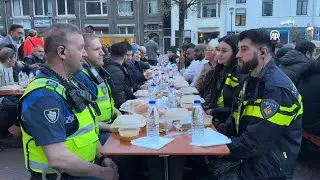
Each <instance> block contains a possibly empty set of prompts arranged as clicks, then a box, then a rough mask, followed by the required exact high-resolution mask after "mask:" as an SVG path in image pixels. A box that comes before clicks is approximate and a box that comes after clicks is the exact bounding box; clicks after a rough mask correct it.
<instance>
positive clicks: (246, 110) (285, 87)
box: [209, 29, 303, 180]
mask: <svg viewBox="0 0 320 180" xmlns="http://www.w3.org/2000/svg"><path fill="white" fill-rule="evenodd" d="M239 40H240V42H239V52H238V54H237V58H238V66H239V70H240V72H241V73H243V74H247V75H248V77H247V79H246V80H245V81H244V83H243V87H242V88H241V89H242V90H241V91H240V93H239V95H238V98H236V102H237V103H236V104H235V105H234V107H235V110H234V112H233V113H232V115H231V116H230V118H228V119H227V121H226V122H225V123H223V124H221V125H220V126H219V127H218V131H219V132H220V133H223V134H225V135H227V136H229V137H232V142H231V143H230V144H228V145H227V146H228V149H229V150H230V156H229V157H228V159H226V158H223V159H218V160H216V159H215V160H211V163H209V170H210V172H211V174H212V175H213V176H214V177H215V178H217V179H218V180H225V179H245V180H255V179H279V180H280V179H291V178H292V175H293V171H294V167H295V163H296V159H297V156H298V153H299V150H300V145H301V136H302V127H301V124H302V120H301V118H302V114H303V108H302V102H301V96H300V94H299V92H298V91H297V89H296V88H295V86H294V85H293V83H292V82H291V81H290V79H289V78H288V77H287V76H286V75H285V74H284V73H283V72H282V71H281V70H280V69H279V68H278V67H277V66H276V64H275V63H274V61H273V59H272V53H271V41H270V36H269V35H268V33H266V32H265V31H263V30H258V29H251V30H247V31H243V32H242V33H240V35H239Z"/></svg>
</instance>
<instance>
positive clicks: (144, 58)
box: [139, 46, 148, 62]
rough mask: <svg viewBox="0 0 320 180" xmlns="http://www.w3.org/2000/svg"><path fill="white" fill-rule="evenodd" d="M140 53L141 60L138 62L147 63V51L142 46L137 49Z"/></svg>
mask: <svg viewBox="0 0 320 180" xmlns="http://www.w3.org/2000/svg"><path fill="white" fill-rule="evenodd" d="M139 50H140V52H141V58H140V60H141V61H143V62H148V59H147V58H146V54H147V49H146V47H144V46H140V48H139Z"/></svg>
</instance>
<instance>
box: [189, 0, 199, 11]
mask: <svg viewBox="0 0 320 180" xmlns="http://www.w3.org/2000/svg"><path fill="white" fill-rule="evenodd" d="M201 2H202V0H191V1H189V2H188V4H187V5H186V9H188V8H190V7H191V6H194V5H197V4H200V3H201Z"/></svg>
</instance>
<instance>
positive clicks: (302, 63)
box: [279, 50, 311, 87]
mask: <svg viewBox="0 0 320 180" xmlns="http://www.w3.org/2000/svg"><path fill="white" fill-rule="evenodd" d="M279 61H280V66H279V67H280V68H281V69H282V71H283V72H284V73H285V74H286V75H287V76H288V77H289V78H290V79H291V81H292V82H293V84H294V85H295V86H296V87H298V85H299V81H300V78H301V76H302V75H303V74H304V73H306V72H307V71H308V70H309V69H310V66H311V61H310V60H309V59H308V58H307V57H306V56H305V55H303V54H302V53H301V52H299V51H296V50H291V51H289V52H287V53H286V54H285V55H284V56H283V57H282V58H280V59H279Z"/></svg>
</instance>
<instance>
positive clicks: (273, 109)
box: [260, 99, 279, 119]
mask: <svg viewBox="0 0 320 180" xmlns="http://www.w3.org/2000/svg"><path fill="white" fill-rule="evenodd" d="M260 109H261V114H262V116H263V117H264V118H265V119H268V118H270V117H272V116H273V115H275V114H276V113H277V111H278V109H279V104H278V103H277V102H276V101H274V100H272V99H263V100H262V102H261V107H260Z"/></svg>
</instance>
